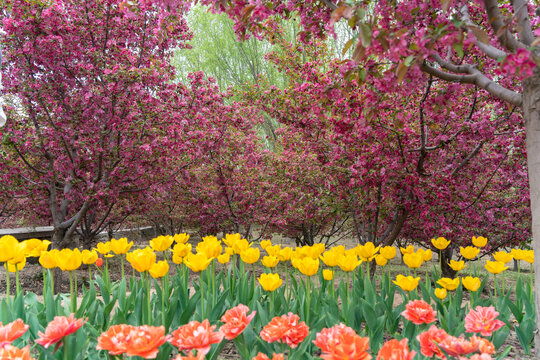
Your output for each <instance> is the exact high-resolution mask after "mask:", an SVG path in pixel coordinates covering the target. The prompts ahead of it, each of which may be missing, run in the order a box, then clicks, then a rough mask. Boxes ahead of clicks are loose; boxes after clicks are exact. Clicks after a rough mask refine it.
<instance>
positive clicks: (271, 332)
mask: <svg viewBox="0 0 540 360" xmlns="http://www.w3.org/2000/svg"><path fill="white" fill-rule="evenodd" d="M260 335H261V338H262V339H263V340H264V341H266V342H268V343H272V342H275V341H281V342H282V343H286V344H287V345H289V346H290V347H291V348H293V349H294V348H296V347H297V346H298V344H300V343H301V342H302V341H303V340H304V339H305V338H306V336H308V335H309V328H308V326H307V325H306V323H305V322H303V321H300V317H299V316H298V315H296V314H293V313H291V312H290V313H288V314H287V315H282V316H281V317H279V316H276V317H274V318H273V319H272V320H271V321H270V322H269V323H268V324H267V325H266V326H265V327H264V328H263V329H262V330H261V333H260Z"/></svg>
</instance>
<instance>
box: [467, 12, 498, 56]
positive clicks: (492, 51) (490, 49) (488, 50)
mask: <svg viewBox="0 0 540 360" xmlns="http://www.w3.org/2000/svg"><path fill="white" fill-rule="evenodd" d="M461 17H462V20H463V21H464V22H465V24H466V25H467V30H468V31H472V33H473V35H475V38H476V41H475V44H476V46H478V48H479V49H480V50H481V51H482V52H483V53H484V54H486V55H487V56H489V57H490V58H492V59H494V60H498V59H500V58H502V57H505V56H507V55H508V53H506V52H505V51H503V50H500V49H497V48H496V47H495V46H492V45H491V44H486V43H485V42H483V41H482V40H481V39H479V38H478V37H477V36H476V34H475V33H474V31H473V30H472V29H473V28H478V26H477V25H476V24H475V23H473V22H472V21H471V16H470V15H469V8H468V7H467V5H463V6H462V7H461ZM480 31H481V30H480Z"/></svg>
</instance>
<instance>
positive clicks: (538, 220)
mask: <svg viewBox="0 0 540 360" xmlns="http://www.w3.org/2000/svg"><path fill="white" fill-rule="evenodd" d="M523 113H524V118H525V127H526V131H527V162H528V169H529V189H530V197H531V214H532V238H533V241H532V246H533V249H534V253H535V260H534V273H535V275H536V276H535V277H534V278H535V281H534V293H535V295H536V306H535V307H536V329H535V345H536V346H535V348H536V351H535V358H536V359H537V360H540V71H538V68H537V69H536V71H535V75H534V76H533V77H531V78H529V79H527V80H525V81H524V82H523Z"/></svg>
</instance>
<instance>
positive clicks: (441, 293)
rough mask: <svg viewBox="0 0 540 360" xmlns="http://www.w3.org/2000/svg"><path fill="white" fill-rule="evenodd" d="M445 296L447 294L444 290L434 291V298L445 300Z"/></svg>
mask: <svg viewBox="0 0 540 360" xmlns="http://www.w3.org/2000/svg"><path fill="white" fill-rule="evenodd" d="M446 295H447V292H446V289H445V288H437V289H435V296H436V297H438V298H439V299H441V300H442V299H444V298H446Z"/></svg>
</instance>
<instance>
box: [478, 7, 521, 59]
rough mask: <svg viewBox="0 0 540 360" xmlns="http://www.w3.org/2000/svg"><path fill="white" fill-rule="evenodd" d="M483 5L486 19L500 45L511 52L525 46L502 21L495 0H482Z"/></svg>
mask: <svg viewBox="0 0 540 360" xmlns="http://www.w3.org/2000/svg"><path fill="white" fill-rule="evenodd" d="M484 7H485V8H486V13H487V18H488V21H489V23H490V24H491V27H492V28H493V31H494V32H495V34H496V35H497V38H498V39H499V42H500V44H501V45H502V46H504V47H505V48H506V49H507V50H509V51H511V52H515V51H516V50H517V49H518V48H525V47H527V46H526V45H525V44H523V43H522V42H520V41H518V40H517V39H516V38H515V36H514V35H513V34H512V33H510V31H508V28H507V26H506V25H505V24H504V22H503V21H502V15H501V12H500V11H499V3H498V1H497V0H484Z"/></svg>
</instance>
